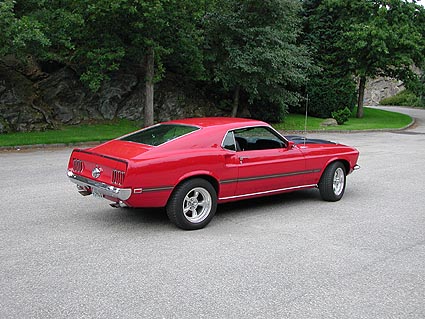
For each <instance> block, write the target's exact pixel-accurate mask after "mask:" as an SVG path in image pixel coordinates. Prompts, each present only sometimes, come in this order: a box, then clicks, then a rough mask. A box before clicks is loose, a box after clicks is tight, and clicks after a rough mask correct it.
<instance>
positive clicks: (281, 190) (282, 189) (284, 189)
mask: <svg viewBox="0 0 425 319" xmlns="http://www.w3.org/2000/svg"><path fill="white" fill-rule="evenodd" d="M313 187H317V184H310V185H302V186H294V187H287V188H279V189H273V190H269V191H264V192H258V193H251V194H243V195H236V196H228V197H221V198H219V200H227V199H235V198H244V197H250V196H255V195H265V194H272V193H277V192H283V191H290V190H296V189H301V188H313Z"/></svg>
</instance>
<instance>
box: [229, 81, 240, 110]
mask: <svg viewBox="0 0 425 319" xmlns="http://www.w3.org/2000/svg"><path fill="white" fill-rule="evenodd" d="M240 91H241V87H240V86H239V85H237V86H236V88H235V92H234V94H233V109H232V115H231V116H232V117H236V115H237V114H238V107H239V93H240Z"/></svg>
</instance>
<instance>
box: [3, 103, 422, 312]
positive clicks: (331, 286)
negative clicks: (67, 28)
mask: <svg viewBox="0 0 425 319" xmlns="http://www.w3.org/2000/svg"><path fill="white" fill-rule="evenodd" d="M391 109H394V110H397V111H399V112H405V113H408V114H411V115H412V116H414V117H415V118H416V120H417V121H416V124H415V125H414V126H413V127H412V128H410V129H408V130H405V131H397V132H367V133H351V134H348V133H314V134H311V135H309V136H310V137H320V138H325V139H331V140H334V141H338V142H342V143H345V144H348V145H352V146H355V147H357V148H358V149H359V150H360V159H359V164H360V165H361V167H362V168H361V169H360V170H359V171H356V172H354V173H353V174H352V175H350V176H348V177H347V189H346V192H345V195H344V197H343V199H342V200H341V201H339V202H336V203H329V202H324V201H322V200H321V199H320V196H319V193H318V190H306V191H299V192H295V193H291V194H284V195H279V196H271V197H267V198H263V199H257V200H247V201H242V202H238V203H231V204H225V205H220V206H219V207H218V212H217V214H216V216H215V218H214V219H213V221H212V222H211V223H210V224H209V225H208V226H207V227H206V228H205V229H202V230H199V231H192V232H187V231H182V230H179V229H177V228H176V227H175V226H173V225H172V224H171V223H170V222H169V221H168V219H167V216H166V214H165V212H164V211H163V210H161V209H155V210H142V209H115V208H112V207H109V205H108V203H107V202H106V201H101V200H97V199H95V198H91V197H82V196H81V195H79V194H78V193H77V191H76V189H75V185H73V184H71V183H70V182H69V181H68V180H67V177H66V167H67V161H68V157H69V155H70V152H71V149H70V148H59V149H50V150H49V149H43V150H21V151H8V152H1V153H0V189H1V191H0V220H1V222H0V318H20V319H21V318H55V319H56V318H356V319H357V318H373V319H376V318H418V319H419V318H421V319H422V318H425V209H424V207H425V196H424V195H425V182H424V181H425V170H424V165H425V110H417V109H408V108H391Z"/></svg>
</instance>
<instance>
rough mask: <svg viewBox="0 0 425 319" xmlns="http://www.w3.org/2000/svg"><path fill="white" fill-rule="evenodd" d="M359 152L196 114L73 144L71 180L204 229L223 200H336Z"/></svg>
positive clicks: (119, 203)
mask: <svg viewBox="0 0 425 319" xmlns="http://www.w3.org/2000/svg"><path fill="white" fill-rule="evenodd" d="M358 156H359V152H358V151H357V150H356V149H355V148H352V147H349V146H345V145H341V144H337V143H333V142H329V141H325V140H317V139H304V138H302V137H297V136H287V137H284V136H282V135H281V134H279V133H278V132H277V131H276V130H274V129H273V128H272V127H271V126H270V125H268V124H267V123H264V122H261V121H256V120H249V119H236V118H192V119H184V120H175V121H169V122H164V123H160V124H157V125H153V126H150V127H147V128H144V129H142V130H139V131H136V132H134V133H131V134H128V135H125V136H123V137H120V138H117V139H115V140H112V141H109V142H106V143H103V144H101V145H99V146H96V147H92V148H88V149H75V150H74V151H73V152H72V154H71V158H70V160H69V164H68V177H69V178H70V180H71V181H72V182H74V183H75V184H77V188H78V191H79V192H80V193H81V194H82V195H90V194H92V195H93V196H95V197H98V198H105V199H108V200H110V201H113V202H114V203H112V204H111V205H112V206H114V207H123V206H129V207H166V211H167V214H168V217H169V218H170V220H171V221H172V222H173V223H174V224H175V225H177V226H178V227H180V228H183V229H199V228H202V227H204V226H205V225H207V224H208V223H209V222H210V221H211V219H212V218H213V216H214V213H215V211H216V208H217V204H218V203H225V202H230V201H237V200H241V199H246V198H253V197H259V196H267V195H271V194H279V193H284V192H290V191H295V190H299V189H306V188H314V187H318V188H319V191H320V194H321V197H322V198H323V199H324V200H327V201H337V200H339V199H341V197H342V196H343V194H344V190H345V184H346V183H345V181H346V175H348V174H350V173H351V172H352V171H353V170H355V169H357V168H358V165H357V159H358Z"/></svg>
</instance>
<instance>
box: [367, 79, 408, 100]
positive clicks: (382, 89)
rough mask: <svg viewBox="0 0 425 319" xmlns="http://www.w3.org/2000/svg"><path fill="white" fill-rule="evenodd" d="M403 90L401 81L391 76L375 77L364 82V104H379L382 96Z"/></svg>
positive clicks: (388, 95) (385, 96)
mask: <svg viewBox="0 0 425 319" xmlns="http://www.w3.org/2000/svg"><path fill="white" fill-rule="evenodd" d="M402 90H404V85H403V82H401V81H399V80H395V79H391V78H377V79H373V80H369V81H368V82H367V83H366V89H365V96H364V105H379V102H380V101H381V100H382V99H383V98H387V97H390V96H393V95H396V94H397V93H398V92H400V91H402Z"/></svg>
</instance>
